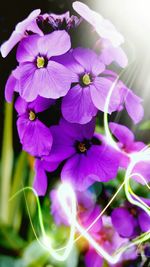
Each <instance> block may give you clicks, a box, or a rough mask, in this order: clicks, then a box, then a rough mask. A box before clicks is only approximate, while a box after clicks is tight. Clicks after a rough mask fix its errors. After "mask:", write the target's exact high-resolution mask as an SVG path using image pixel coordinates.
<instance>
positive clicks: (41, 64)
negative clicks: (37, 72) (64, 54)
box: [36, 56, 45, 69]
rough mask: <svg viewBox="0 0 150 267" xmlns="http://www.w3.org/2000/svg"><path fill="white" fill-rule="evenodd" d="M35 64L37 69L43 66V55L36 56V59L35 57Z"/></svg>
mask: <svg viewBox="0 0 150 267" xmlns="http://www.w3.org/2000/svg"><path fill="white" fill-rule="evenodd" d="M36 65H37V67H38V68H39V69H40V68H44V65H45V59H44V57H40V56H38V57H37V59H36Z"/></svg>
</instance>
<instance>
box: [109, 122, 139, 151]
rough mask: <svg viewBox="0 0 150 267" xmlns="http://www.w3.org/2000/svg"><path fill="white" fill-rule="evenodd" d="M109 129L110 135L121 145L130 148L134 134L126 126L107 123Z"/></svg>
mask: <svg viewBox="0 0 150 267" xmlns="http://www.w3.org/2000/svg"><path fill="white" fill-rule="evenodd" d="M109 128H110V130H111V132H112V134H113V135H114V136H115V137H116V138H117V139H118V141H119V142H120V143H122V144H123V145H125V146H127V147H130V145H132V143H133V142H134V134H133V133H132V132H131V131H130V130H129V129H128V128H127V127H126V126H124V125H121V124H118V123H114V122H111V123H109Z"/></svg>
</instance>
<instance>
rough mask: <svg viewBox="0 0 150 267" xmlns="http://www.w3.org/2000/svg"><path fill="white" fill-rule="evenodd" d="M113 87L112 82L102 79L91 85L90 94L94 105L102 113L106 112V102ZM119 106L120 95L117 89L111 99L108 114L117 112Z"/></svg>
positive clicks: (98, 78)
mask: <svg viewBox="0 0 150 267" xmlns="http://www.w3.org/2000/svg"><path fill="white" fill-rule="evenodd" d="M112 86H113V82H112V81H110V80H109V79H106V78H102V77H97V78H95V80H94V83H93V84H92V85H90V92H91V97H92V100H93V103H94V105H95V107H97V108H98V109H99V110H101V111H105V106H106V101H107V98H108V94H109V91H110V90H111V88H112ZM119 104H120V94H119V91H118V90H117V87H116V88H115V89H114V90H113V92H112V95H111V97H110V102H109V108H108V112H109V113H112V112H113V111H115V110H117V108H118V106H119Z"/></svg>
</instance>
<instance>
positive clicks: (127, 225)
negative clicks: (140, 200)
mask: <svg viewBox="0 0 150 267" xmlns="http://www.w3.org/2000/svg"><path fill="white" fill-rule="evenodd" d="M145 202H146V201H145ZM111 219H112V223H113V225H114V227H115V229H116V230H117V232H118V233H119V235H120V236H122V237H127V238H133V237H135V236H137V235H139V234H140V233H141V231H142V232H146V231H149V230H150V217H149V216H148V214H147V213H146V212H145V211H143V210H142V209H140V208H138V207H136V206H133V205H131V204H129V203H127V204H126V205H124V206H123V207H119V208H116V209H114V210H113V212H112V214H111Z"/></svg>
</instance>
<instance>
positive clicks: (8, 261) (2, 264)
mask: <svg viewBox="0 0 150 267" xmlns="http://www.w3.org/2000/svg"><path fill="white" fill-rule="evenodd" d="M7 266H8V267H14V266H15V260H14V258H12V257H8V256H0V267H7Z"/></svg>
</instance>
